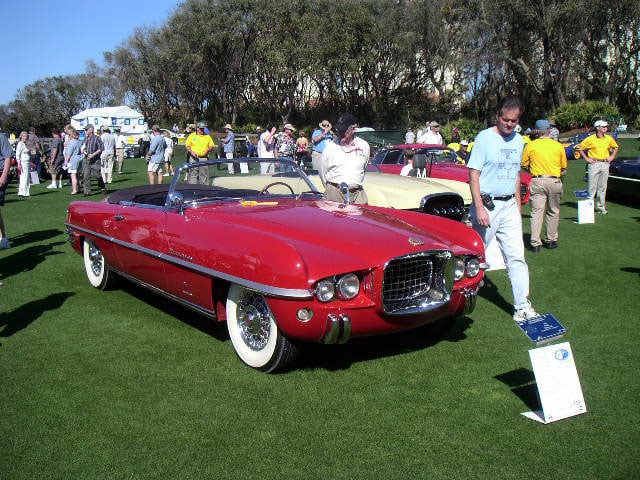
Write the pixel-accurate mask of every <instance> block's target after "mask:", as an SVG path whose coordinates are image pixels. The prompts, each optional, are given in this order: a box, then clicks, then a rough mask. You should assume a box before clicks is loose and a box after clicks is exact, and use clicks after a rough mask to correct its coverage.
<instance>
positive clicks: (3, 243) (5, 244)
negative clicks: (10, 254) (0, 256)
mask: <svg viewBox="0 0 640 480" xmlns="http://www.w3.org/2000/svg"><path fill="white" fill-rule="evenodd" d="M5 248H11V243H9V239H8V238H7V237H2V240H0V250H4V249H5Z"/></svg>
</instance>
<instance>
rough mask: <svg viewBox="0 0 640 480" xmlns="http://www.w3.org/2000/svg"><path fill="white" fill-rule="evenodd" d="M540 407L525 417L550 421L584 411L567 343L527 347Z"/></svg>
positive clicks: (574, 366)
mask: <svg viewBox="0 0 640 480" xmlns="http://www.w3.org/2000/svg"><path fill="white" fill-rule="evenodd" d="M529 357H530V358H531V365H532V366H533V372H534V374H535V377H536V383H537V385H538V395H539V397H540V403H541V405H542V410H540V411H537V412H525V413H523V414H522V415H524V416H525V417H527V418H530V419H532V420H536V421H538V422H541V423H551V422H556V421H558V420H562V419H563V418H567V417H572V416H574V415H580V414H581V413H585V412H586V411H587V406H586V405H585V403H584V397H583V395H582V388H581V386H580V379H579V378H578V372H577V370H576V364H575V361H574V358H573V353H572V352H571V346H570V345H569V342H564V343H559V344H554V345H548V346H546V347H540V348H534V349H532V350H529Z"/></svg>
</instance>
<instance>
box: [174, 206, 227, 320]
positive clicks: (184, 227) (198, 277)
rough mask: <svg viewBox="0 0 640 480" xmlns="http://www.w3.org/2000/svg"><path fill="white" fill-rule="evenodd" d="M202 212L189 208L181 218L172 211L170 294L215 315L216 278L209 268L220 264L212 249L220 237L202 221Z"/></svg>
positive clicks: (176, 212) (177, 213) (179, 214)
mask: <svg viewBox="0 0 640 480" xmlns="http://www.w3.org/2000/svg"><path fill="white" fill-rule="evenodd" d="M200 215H201V214H200V211H199V210H197V209H192V208H187V209H185V210H184V212H183V213H182V214H181V213H179V212H178V211H177V210H169V211H167V212H166V217H165V237H166V250H165V252H166V254H167V259H168V261H167V262H166V263H165V274H166V278H167V291H168V292H169V293H170V294H172V295H174V296H176V297H177V298H180V299H181V300H184V301H186V302H188V303H191V304H193V305H195V306H198V307H199V308H202V309H205V310H208V311H213V278H212V276H211V274H210V273H208V270H207V269H208V268H210V267H211V266H212V265H214V264H215V263H216V259H215V258H211V256H212V255H214V254H213V253H212V252H214V251H215V249H214V248H211V246H212V242H214V241H215V237H216V234H215V233H214V232H211V231H210V230H208V229H207V228H208V227H209V224H208V222H203V221H199V220H200Z"/></svg>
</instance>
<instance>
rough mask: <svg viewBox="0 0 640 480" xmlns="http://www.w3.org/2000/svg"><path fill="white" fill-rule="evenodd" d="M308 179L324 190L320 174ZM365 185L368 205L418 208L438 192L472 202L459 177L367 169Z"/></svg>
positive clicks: (467, 186) (406, 208) (467, 202)
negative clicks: (439, 176) (455, 194)
mask: <svg viewBox="0 0 640 480" xmlns="http://www.w3.org/2000/svg"><path fill="white" fill-rule="evenodd" d="M309 178H310V179H311V181H312V182H313V184H314V185H315V186H316V187H317V188H318V189H319V190H321V191H322V190H323V189H324V187H323V186H322V182H321V181H320V177H319V176H318V175H310V176H309ZM363 187H364V190H365V192H366V193H367V198H368V199H369V205H374V206H377V207H392V208H398V209H402V210H411V209H418V208H420V201H421V200H422V199H423V198H424V197H426V196H428V195H434V194H437V193H457V194H458V195H460V196H461V197H462V200H463V201H464V204H465V205H469V204H470V203H471V191H470V190H469V185H468V184H467V183H464V182H459V181H456V180H447V179H440V178H426V179H425V178H416V177H403V176H400V175H394V174H391V173H380V172H367V174H366V175H365V182H364V185H363Z"/></svg>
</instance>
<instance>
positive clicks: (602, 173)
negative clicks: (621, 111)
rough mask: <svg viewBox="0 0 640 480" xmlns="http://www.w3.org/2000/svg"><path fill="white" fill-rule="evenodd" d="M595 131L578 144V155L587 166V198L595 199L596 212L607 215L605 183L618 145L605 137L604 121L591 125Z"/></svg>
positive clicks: (605, 123)
mask: <svg viewBox="0 0 640 480" xmlns="http://www.w3.org/2000/svg"><path fill="white" fill-rule="evenodd" d="M593 126H594V127H595V129H596V133H595V134H594V135H589V136H588V137H587V138H585V139H584V140H583V141H582V143H580V154H581V155H582V158H584V159H585V160H586V162H587V164H588V166H587V174H588V177H587V178H588V189H589V197H591V198H592V199H593V198H594V197H597V198H596V210H597V211H598V212H600V213H602V214H603V215H606V214H607V208H606V205H605V197H606V196H607V181H608V180H609V164H610V163H611V161H612V160H613V159H614V158H616V155H617V154H618V148H619V147H618V144H617V143H616V141H615V140H614V139H613V137H611V136H610V135H607V127H608V126H609V124H608V123H607V122H605V121H604V120H597V121H596V123H594V124H593Z"/></svg>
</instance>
